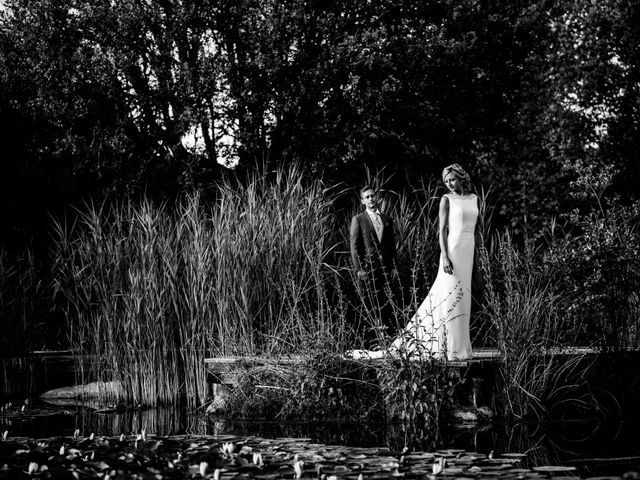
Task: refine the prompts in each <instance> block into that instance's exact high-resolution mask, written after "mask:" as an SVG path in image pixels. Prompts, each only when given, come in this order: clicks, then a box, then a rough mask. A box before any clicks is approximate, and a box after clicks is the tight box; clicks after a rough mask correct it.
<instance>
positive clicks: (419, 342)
mask: <svg viewBox="0 0 640 480" xmlns="http://www.w3.org/2000/svg"><path fill="white" fill-rule="evenodd" d="M442 180H443V181H444V184H445V186H446V187H447V189H448V190H449V193H446V194H444V195H443V196H442V199H441V200H440V209H439V243H440V263H439V267H438V274H437V276H436V279H435V281H434V283H433V285H432V286H431V290H430V291H429V294H428V295H427V297H426V298H425V299H424V301H423V302H422V304H421V305H420V307H419V308H418V310H417V311H416V313H415V314H414V315H413V318H412V319H411V320H410V321H409V323H408V324H407V326H406V327H405V328H404V330H403V331H402V332H401V333H400V335H399V336H398V338H396V340H395V341H394V342H393V344H392V345H391V348H390V349H389V351H388V353H391V354H393V353H394V352H395V351H404V352H407V353H409V354H410V355H420V356H434V357H443V358H447V359H448V360H466V359H470V358H471V357H472V356H473V352H472V349H471V339H470V336H469V318H470V313H471V273H472V268H473V253H474V246H475V238H474V237H475V228H476V223H477V218H478V211H479V206H478V198H477V196H476V195H475V194H473V193H471V192H470V188H471V185H470V178H469V175H468V174H467V172H465V171H464V169H463V168H462V167H461V166H460V165H458V164H457V163H454V164H453V165H449V166H448V167H446V168H445V169H444V170H443V172H442ZM385 353H387V352H385V351H381V352H367V351H354V352H353V356H356V357H368V358H375V357H381V356H384V355H385Z"/></svg>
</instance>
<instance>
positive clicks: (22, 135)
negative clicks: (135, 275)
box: [0, 0, 640, 230]
mask: <svg viewBox="0 0 640 480" xmlns="http://www.w3.org/2000/svg"><path fill="white" fill-rule="evenodd" d="M4 4H5V6H4V10H3V11H2V13H1V18H0V113H1V115H0V118H1V121H2V127H3V128H2V129H0V135H1V136H2V143H3V146H4V148H5V151H4V154H3V155H2V157H3V160H2V165H1V167H0V169H1V173H0V176H1V177H2V179H3V180H2V186H1V188H2V192H3V193H2V195H3V198H2V203H3V205H4V208H3V210H4V211H3V219H2V222H3V230H7V229H8V228H10V227H12V226H14V225H19V224H20V221H21V219H22V218H24V217H25V213H27V214H34V212H42V211H44V210H45V209H47V208H54V206H55V205H63V204H66V203H67V202H74V201H76V202H77V201H78V200H79V199H82V198H92V197H96V196H98V197H99V196H103V195H105V194H108V193H111V192H119V193H122V192H126V193H131V192H139V191H143V190H145V191H147V192H151V193H153V194H157V195H160V196H161V197H166V196H168V195H173V194H175V193H176V192H180V191H183V190H184V189H198V188H206V187H208V186H209V185H211V184H212V183H213V182H215V180H216V179H217V178H219V176H220V175H221V174H222V171H223V170H224V169H225V167H224V166H223V165H224V164H225V163H226V164H229V163H231V164H233V165H236V167H235V168H236V170H238V171H242V170H243V169H246V168H254V167H256V166H258V167H260V168H261V167H265V166H266V167H269V166H270V165H274V164H279V163H291V162H298V163H300V164H302V165H304V167H305V169H306V171H308V172H309V173H310V174H311V175H315V176H322V177H323V178H325V179H326V181H327V182H328V183H337V182H345V183H346V184H347V185H349V186H351V185H355V184H356V183H358V182H359V181H361V176H362V172H363V166H365V165H366V166H367V167H368V168H370V169H376V168H383V167H386V168H387V170H388V172H390V173H394V177H393V178H394V181H395V184H394V185H391V186H392V187H394V188H402V187H403V186H405V185H411V184H412V183H414V182H415V180H416V179H418V178H421V177H426V176H429V175H434V174H438V173H439V172H440V170H441V169H442V167H444V166H445V165H446V164H449V163H452V162H460V163H462V164H464V165H465V166H466V167H467V168H468V170H469V171H470V172H471V173H472V175H473V177H474V179H475V180H476V182H477V183H478V184H482V185H483V186H485V187H489V186H490V185H493V188H494V201H495V202H496V204H497V206H498V208H499V210H498V212H499V215H501V217H502V220H503V221H504V222H505V223H508V224H511V225H513V226H515V227H516V228H524V227H523V225H533V224H535V222H536V221H537V220H539V219H540V218H544V217H548V216H551V215H556V214H557V213H558V212H562V211H566V210H567V209H568V208H569V207H568V204H569V202H570V201H571V200H570V199H569V197H568V195H567V188H566V186H567V185H568V182H569V181H570V180H571V179H572V178H573V177H575V168H574V167H575V164H576V162H585V161H586V162H588V163H590V164H596V165H597V164H602V165H612V166H614V167H615V168H616V169H617V170H618V171H619V172H620V175H619V179H624V181H622V180H619V181H618V183H617V184H616V188H617V190H618V191H619V192H620V193H621V194H623V195H626V196H633V195H635V192H634V191H633V187H632V185H634V184H637V182H638V180H640V169H639V167H638V163H637V161H636V158H637V156H638V142H639V140H638V139H639V138H640V137H639V135H638V126H639V121H638V115H639V108H640V102H639V99H640V97H639V95H640V88H639V85H640V81H639V80H640V79H639V78H638V77H639V75H640V73H639V71H640V70H639V69H638V66H639V63H640V57H639V52H640V50H639V49H638V45H640V42H639V41H638V40H640V38H639V37H640V27H639V25H640V22H639V21H638V20H640V5H638V4H637V2H634V1H632V0H602V1H598V2H592V1H587V0H563V1H560V2H557V1H551V0H529V1H513V0H462V1H460V0H355V1H353V0H284V1H282V0H158V1H133V0H120V1H117V2H114V1H112V0H84V1H83V0H60V1H57V2H48V1H46V0H6V1H5V2H4Z"/></svg>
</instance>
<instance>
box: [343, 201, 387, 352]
mask: <svg viewBox="0 0 640 480" xmlns="http://www.w3.org/2000/svg"><path fill="white" fill-rule="evenodd" d="M380 219H381V220H382V225H383V230H382V236H381V239H380V240H378V236H377V235H376V230H375V227H374V226H373V222H372V221H371V218H369V214H368V213H367V212H366V211H365V212H363V213H361V214H359V215H356V216H355V217H353V219H352V220H351V228H350V230H349V239H350V246H351V261H352V262H353V268H354V270H355V272H356V276H357V273H358V271H364V272H365V273H366V277H365V278H364V279H360V278H358V289H359V294H360V296H361V298H362V300H363V301H364V305H365V307H366V309H367V313H366V315H365V317H366V318H367V320H366V324H368V325H369V326H373V325H374V324H377V322H376V321H375V320H376V319H377V320H380V322H381V326H383V327H387V328H394V327H395V322H394V317H393V306H392V302H391V301H390V300H391V299H392V298H393V296H394V293H393V290H395V289H394V288H393V286H392V285H393V283H392V278H391V273H392V271H393V270H394V269H395V268H396V256H397V255H396V238H395V229H394V225H393V219H392V218H391V217H389V216H387V215H383V214H381V215H380ZM389 287H391V290H390V289H389ZM389 294H391V295H389ZM367 336H368V338H369V341H373V340H376V339H375V338H374V337H372V336H370V335H367Z"/></svg>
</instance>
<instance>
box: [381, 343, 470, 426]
mask: <svg viewBox="0 0 640 480" xmlns="http://www.w3.org/2000/svg"><path fill="white" fill-rule="evenodd" d="M455 374H456V369H455V368H453V367H447V366H446V365H445V364H443V363H442V362H438V361H435V360H433V359H429V358H422V359H420V360H419V361H417V360H416V359H415V358H412V357H411V356H410V355H403V354H400V355H398V356H397V357H396V358H390V359H388V360H387V361H385V363H383V365H382V367H381V368H380V371H379V373H378V378H379V383H380V388H381V389H382V392H383V395H384V399H385V403H386V406H387V416H388V418H389V419H390V420H399V421H402V422H406V423H407V424H409V425H414V426H422V427H429V426H431V427H436V426H437V425H438V424H439V422H440V421H441V420H442V419H443V418H446V416H447V414H448V413H450V410H451V408H452V407H453V392H454V388H455V386H456V385H457V383H458V381H459V379H458V378H456V377H455Z"/></svg>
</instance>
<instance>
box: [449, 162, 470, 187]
mask: <svg viewBox="0 0 640 480" xmlns="http://www.w3.org/2000/svg"><path fill="white" fill-rule="evenodd" d="M450 173H453V174H454V175H455V176H456V177H458V179H460V181H461V182H462V189H463V190H464V191H465V192H466V193H468V192H470V191H471V177H470V176H469V174H468V173H467V172H465V171H464V168H462V167H461V166H460V164H459V163H452V164H451V165H449V166H448V167H444V170H442V181H443V182H444V179H445V178H446V177H447V175H449V174H450Z"/></svg>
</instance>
